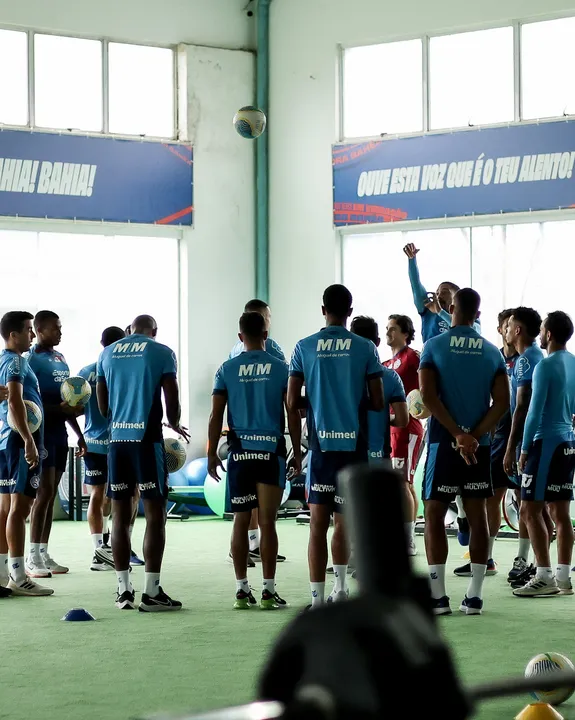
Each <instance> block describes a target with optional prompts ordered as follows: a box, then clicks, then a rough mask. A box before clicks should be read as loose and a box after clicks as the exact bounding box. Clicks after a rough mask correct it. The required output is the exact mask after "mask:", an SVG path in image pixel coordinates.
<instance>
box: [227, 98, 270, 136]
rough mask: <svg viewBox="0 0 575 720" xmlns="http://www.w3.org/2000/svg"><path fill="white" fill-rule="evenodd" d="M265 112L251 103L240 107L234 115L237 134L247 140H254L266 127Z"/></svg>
mask: <svg viewBox="0 0 575 720" xmlns="http://www.w3.org/2000/svg"><path fill="white" fill-rule="evenodd" d="M266 123H267V119H266V114H265V112H264V111H263V110H260V109H259V108H257V107H254V106H253V105H246V106H245V107H243V108H240V109H239V110H238V111H237V113H236V114H235V115H234V127H235V129H236V132H237V133H238V135H241V136H242V137H243V138H247V139H248V140H255V139H256V138H258V137H259V136H260V135H261V134H262V133H263V132H264V130H265V129H266Z"/></svg>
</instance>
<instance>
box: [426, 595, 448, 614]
mask: <svg viewBox="0 0 575 720" xmlns="http://www.w3.org/2000/svg"><path fill="white" fill-rule="evenodd" d="M431 603H432V604H431V609H432V610H433V614H434V615H451V607H450V605H449V598H448V597H447V595H444V596H443V597H442V598H439V599H436V598H432V599H431Z"/></svg>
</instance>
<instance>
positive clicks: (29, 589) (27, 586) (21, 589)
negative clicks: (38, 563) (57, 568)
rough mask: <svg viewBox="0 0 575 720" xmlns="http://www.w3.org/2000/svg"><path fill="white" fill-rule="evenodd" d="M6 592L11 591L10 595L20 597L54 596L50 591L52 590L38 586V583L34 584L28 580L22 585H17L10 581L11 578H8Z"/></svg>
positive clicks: (52, 591)
mask: <svg viewBox="0 0 575 720" xmlns="http://www.w3.org/2000/svg"><path fill="white" fill-rule="evenodd" d="M8 590H12V595H14V596H22V597H45V596H48V595H53V594H54V590H52V588H47V587H43V586H42V585H38V583H35V582H34V581H33V580H30V579H27V580H24V582H23V583H20V584H19V585H18V584H17V583H15V582H14V580H12V578H10V582H9V583H8Z"/></svg>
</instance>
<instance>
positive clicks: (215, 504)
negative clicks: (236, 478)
mask: <svg viewBox="0 0 575 720" xmlns="http://www.w3.org/2000/svg"><path fill="white" fill-rule="evenodd" d="M220 472H221V471H220ZM220 478H221V479H220V481H219V482H218V481H217V480H214V478H213V477H212V476H211V475H206V479H205V480H204V497H205V498H206V502H207V503H208V507H209V508H210V510H211V511H212V512H213V513H214V515H218V516H219V517H223V516H224V511H225V507H226V473H224V472H222V473H221V475H220Z"/></svg>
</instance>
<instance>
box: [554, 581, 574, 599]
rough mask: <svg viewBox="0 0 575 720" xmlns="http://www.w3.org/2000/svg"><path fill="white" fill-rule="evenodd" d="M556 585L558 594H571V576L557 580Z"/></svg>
mask: <svg viewBox="0 0 575 720" xmlns="http://www.w3.org/2000/svg"><path fill="white" fill-rule="evenodd" d="M557 587H558V588H559V595H573V585H572V584H571V578H569V580H557Z"/></svg>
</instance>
